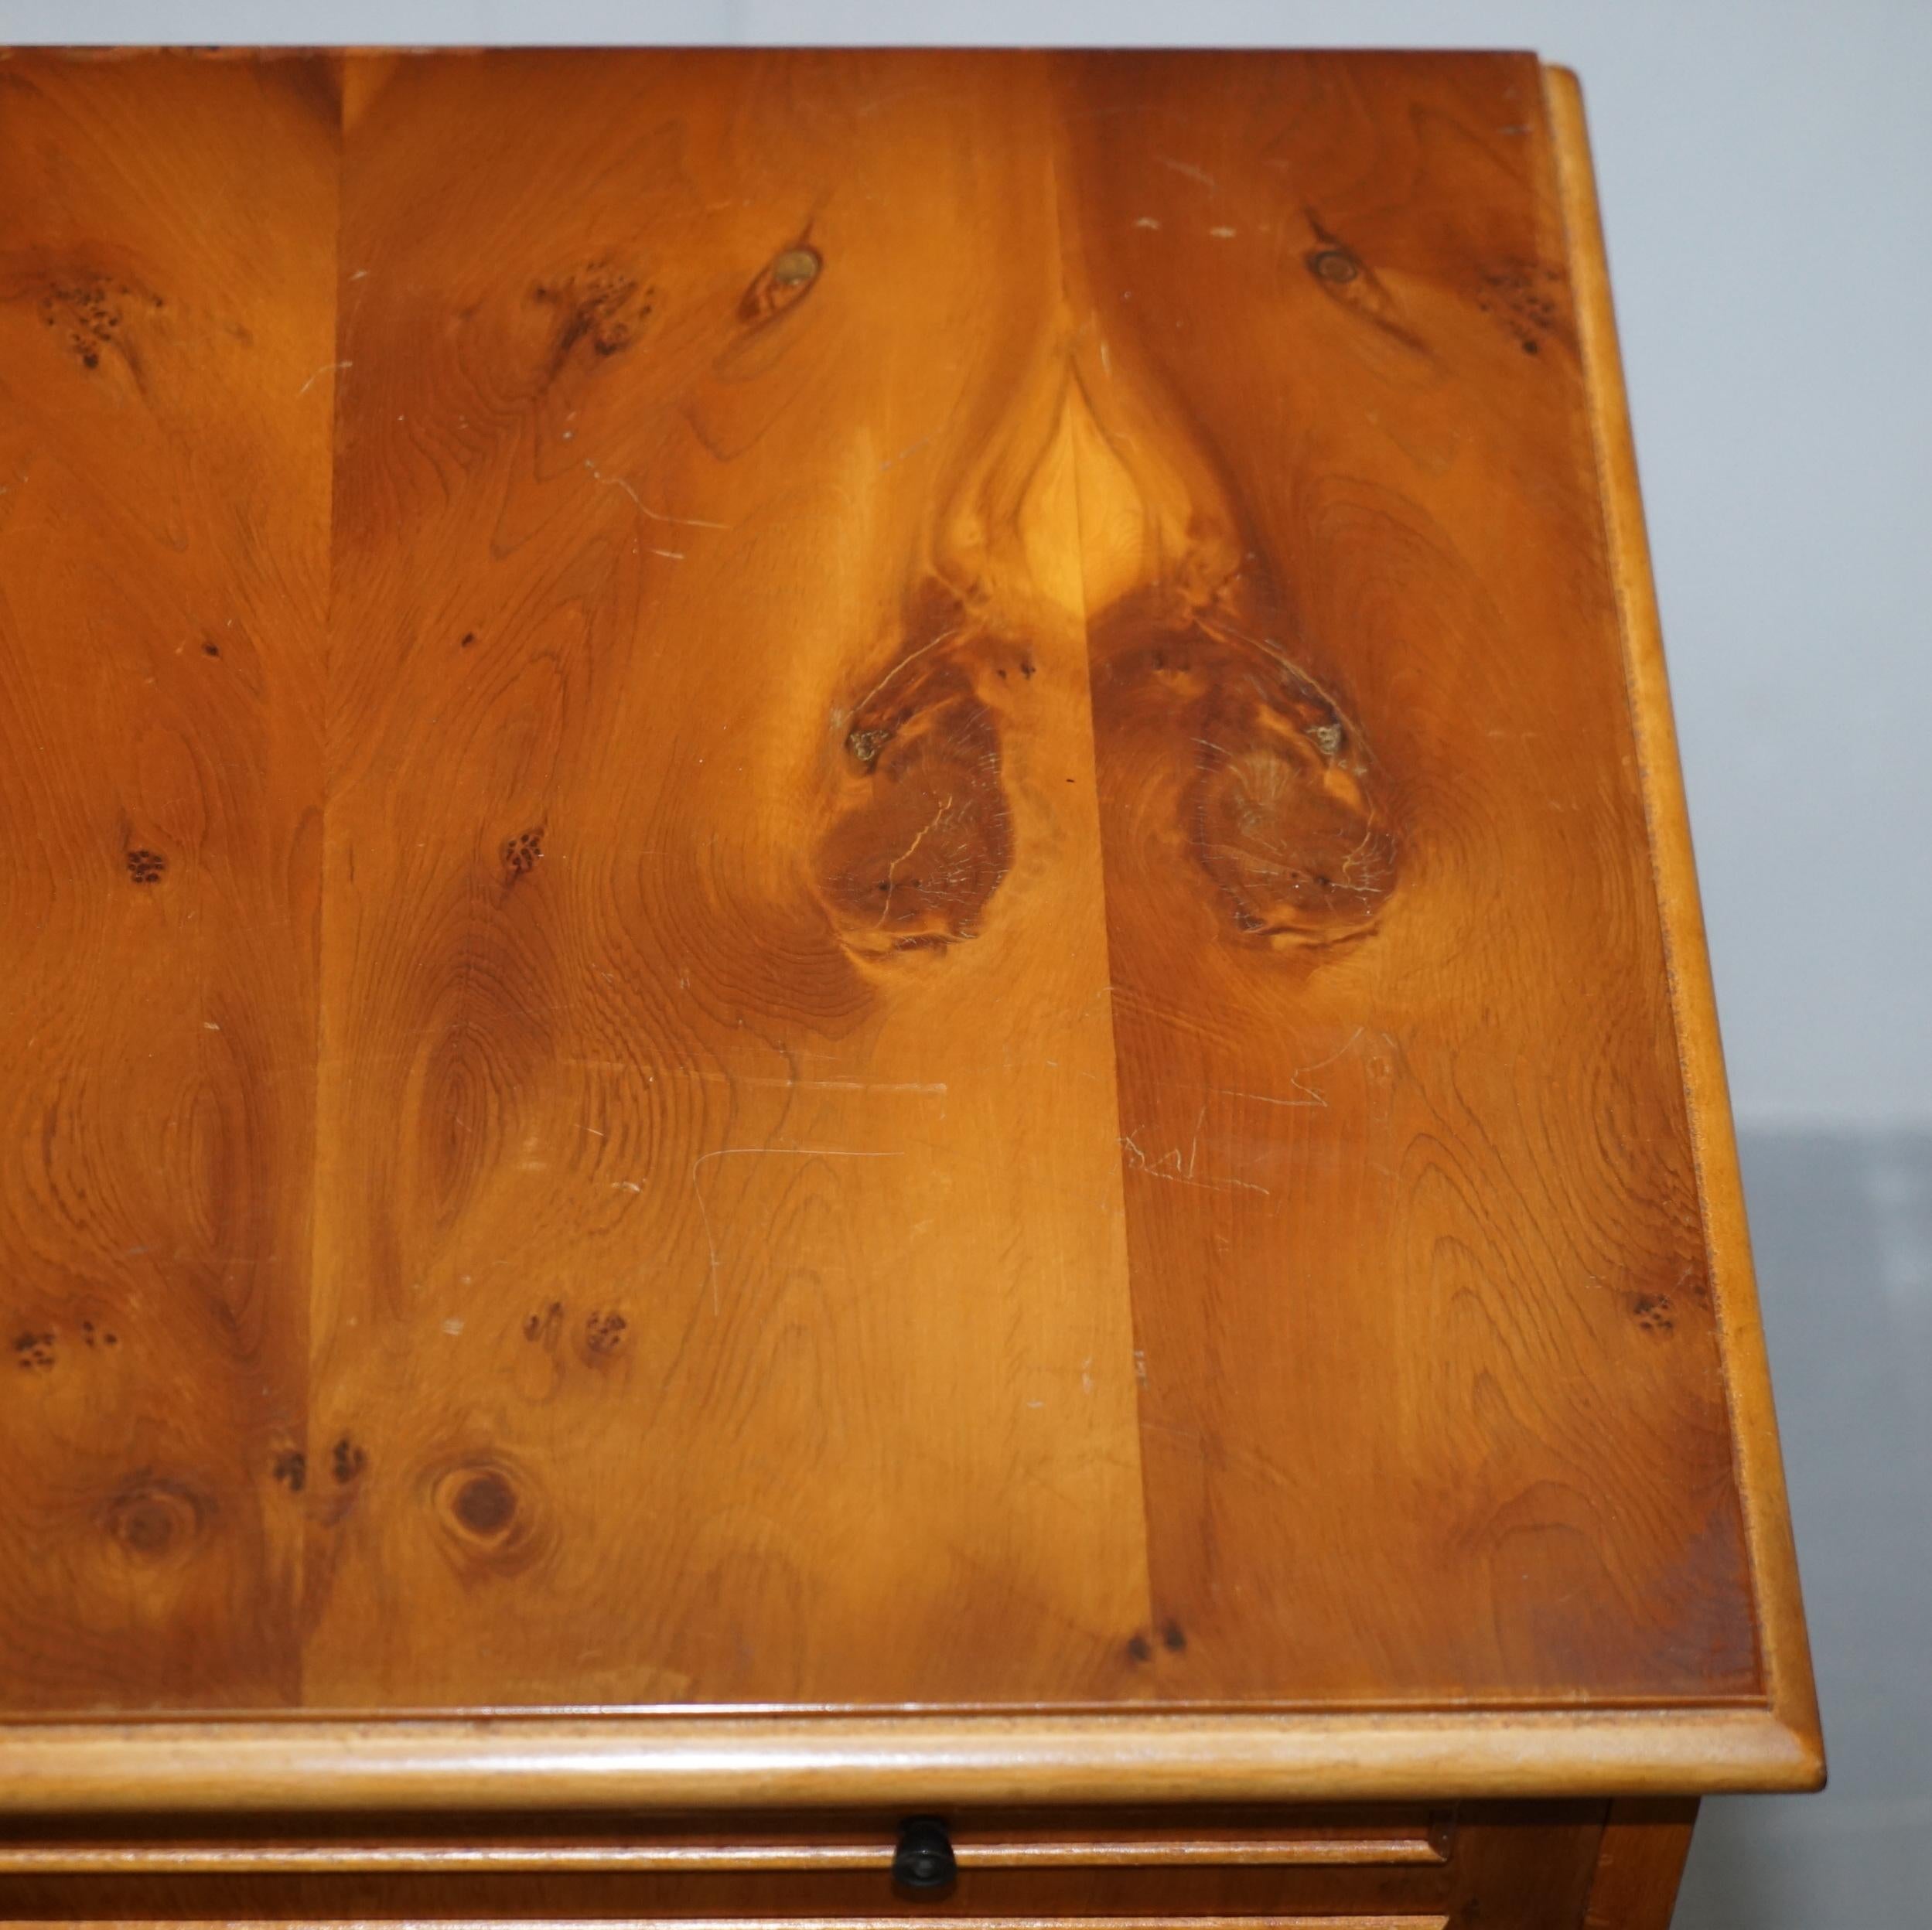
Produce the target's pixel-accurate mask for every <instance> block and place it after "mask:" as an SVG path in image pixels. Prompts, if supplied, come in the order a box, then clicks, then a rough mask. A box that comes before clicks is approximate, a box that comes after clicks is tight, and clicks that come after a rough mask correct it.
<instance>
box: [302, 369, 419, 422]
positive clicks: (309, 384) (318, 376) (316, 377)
mask: <svg viewBox="0 0 1932 1930" xmlns="http://www.w3.org/2000/svg"><path fill="white" fill-rule="evenodd" d="M355 366H356V365H355V363H353V362H325V363H323V365H322V367H320V368H319V369H318V370H316V372H315V373H314V374H313V375H312V376H310V377H309V380H307V381H306V382H305V383H303V384H302V387H300V388H299V389H298V390H296V391H295V393H296V394H298V395H306V394H308V393H309V390H311V389H312V388H313V387H315V386H316V384H317V383H318V382H319V381H320V380H322V378H323V377H324V376H325V375H333V374H336V373H338V372H339V371H340V370H343V369H353V367H355ZM396 420H397V421H398V422H400V421H401V420H402V418H401V416H398V417H397V418H396Z"/></svg>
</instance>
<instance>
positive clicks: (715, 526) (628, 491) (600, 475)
mask: <svg viewBox="0 0 1932 1930" xmlns="http://www.w3.org/2000/svg"><path fill="white" fill-rule="evenodd" d="M584 467H585V469H588V470H589V472H590V473H591V476H592V478H593V479H595V480H596V481H597V482H599V483H602V484H603V486H605V488H606V489H622V490H623V493H625V495H626V496H629V497H630V500H631V501H632V502H633V503H635V504H636V505H637V509H638V510H639V513H640V514H642V515H644V516H647V517H650V520H651V521H652V522H654V523H670V524H671V525H672V526H673V527H676V528H678V529H681V530H729V528H730V527H731V525H730V524H729V523H709V522H707V521H706V520H705V518H704V517H701V516H667V515H666V514H665V513H664V511H663V510H654V509H653V508H652V507H651V506H650V504H649V503H647V502H646V501H645V500H644V499H643V497H642V496H640V495H639V494H638V493H637V490H636V489H633V487H632V486H631V483H630V479H629V478H628V477H626V476H606V475H605V473H604V472H603V471H602V469H599V468H598V466H597V465H596V463H595V462H592V461H591V459H590V458H589V456H585V458H584ZM652 554H654V555H657V556H668V555H670V554H671V551H668V550H657V551H653V552H652ZM683 560H684V559H683V558H681V557H680V558H678V561H680V562H681V561H683Z"/></svg>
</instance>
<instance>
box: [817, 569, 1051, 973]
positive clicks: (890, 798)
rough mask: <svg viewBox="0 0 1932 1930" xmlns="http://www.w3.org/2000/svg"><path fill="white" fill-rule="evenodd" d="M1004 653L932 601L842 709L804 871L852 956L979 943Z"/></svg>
mask: <svg viewBox="0 0 1932 1930" xmlns="http://www.w3.org/2000/svg"><path fill="white" fill-rule="evenodd" d="M1009 653H1010V646H1007V645H1004V644H1002V643H999V642H998V641H996V640H995V639H991V638H988V637H986V636H983V635H979V634H977V633H975V631H974V629H973V628H972V627H971V624H970V622H968V619H966V617H965V615H964V612H962V611H961V610H960V609H958V608H957V605H954V603H953V602H951V600H950V598H947V597H944V596H943V595H940V594H939V593H937V592H935V593H934V594H932V595H928V596H926V597H923V598H920V600H919V602H918V604H917V607H916V609H915V610H914V612H913V615H912V617H911V619H910V621H909V622H908V624H907V626H906V636H905V637H904V638H903V640H902V643H901V646H900V648H899V652H898V653H897V656H896V660H894V661H893V663H892V664H891V666H890V667H889V669H888V670H886V673H885V674H884V675H883V676H882V677H879V678H878V679H877V680H876V681H875V682H874V683H873V684H872V687H871V688H870V689H869V690H868V691H866V692H865V694H864V695H863V696H862V697H860V698H859V700H858V702H857V704H855V705H854V706H853V708H852V711H851V712H850V714H849V725H848V729H847V731H846V733H845V738H844V749H845V759H846V760H847V761H846V762H845V763H844V765H843V768H842V770H841V772H840V773H839V774H838V776H837V777H836V778H835V780H834V782H835V793H834V796H833V798H832V800H831V810H830V812H829V813H828V823H827V825H826V827H825V829H824V831H823V833H822V834H821V837H820V839H819V843H818V855H817V860H816V864H815V867H814V874H815V875H814V882H815V883H816V885H817V887H818V894H819V896H820V899H821V901H822V902H823V903H824V905H825V907H826V909H827V910H828V912H829V913H830V915H831V919H832V922H833V924H834V926H835V928H836V929H837V931H838V936H839V938H840V939H841V942H842V943H844V944H845V946H847V947H848V948H849V949H850V950H853V951H856V952H860V953H875V954H877V953H891V952H904V951H913V950H934V949H943V948H944V947H945V946H950V945H954V944H957V943H960V942H961V940H963V939H970V938H973V937H975V936H977V935H978V932H979V929H980V926H981V921H982V919H983V918H984V916H985V910H986V907H987V905H988V902H989V901H990V900H991V899H992V895H993V894H994V892H996V891H997V890H998V888H999V886H1000V884H1001V882H1002V880H1003V879H1004V878H1005V876H1006V874H1007V872H1008V871H1009V869H1010V868H1011V867H1012V857H1013V837H1012V811H1011V810H1010V807H1009V804H1008V801H1007V797H1006V792H1005V783H1004V776H1003V769H1002V766H1003V761H1004V748H1003V745H1002V738H1001V731H1000V725H999V721H998V717H997V716H996V715H995V712H994V710H993V708H992V704H990V703H989V702H988V700H987V698H986V697H985V696H983V695H982V694H981V683H982V680H984V681H985V683H986V684H988V686H990V685H991V684H992V675H991V671H992V667H995V665H996V664H997V663H998V660H1000V658H1001V657H1002V656H1006V655H1008V654H1009ZM1021 655H1022V661H1023V662H1025V663H1031V661H1032V660H1031V658H1030V657H1028V656H1026V655H1025V653H1023V652H1022V653H1021Z"/></svg>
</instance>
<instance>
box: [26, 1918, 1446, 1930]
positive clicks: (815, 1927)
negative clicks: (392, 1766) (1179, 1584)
mask: <svg viewBox="0 0 1932 1930" xmlns="http://www.w3.org/2000/svg"><path fill="white" fill-rule="evenodd" d="M62 1921H63V1925H65V1926H66V1930H95V1927H96V1926H97V1925H101V1926H104V1925H106V1924H108V1923H109V1922H112V1923H113V1924H114V1926H115V1930H122V1927H121V1924H120V1921H119V1920H118V1919H108V1918H84V1917H82V1918H63V1919H62ZM349 1921H353V1919H350V1920H349ZM800 1921H809V1922H810V1923H811V1925H812V1930H905V1926H906V1921H907V1919H906V1918H904V1917H903V1916H902V1917H813V1918H808V1919H800V1918H797V1917H683V1918H679V1919H678V1930H798V1926H799V1925H800ZM945 1921H946V1922H947V1923H948V1924H950V1925H957V1926H958V1930H1094V1925H1095V1924H1096V1922H1097V1921H1099V1922H1102V1923H1104V1925H1105V1926H1106V1930H1449V1918H1447V1917H1445V1916H1439V1915H1429V1916H1419V1917H1418V1916H1402V1917H1362V1916H1352V1917H1351V1916H1344V1917H1335V1916H1323V1917H1246V1916H1244V1917H1180V1916H1173V1917H1107V1918H1101V1919H1096V1918H1092V1917H952V1916H949V1917H947V1918H946V1919H945ZM169 1930H288V1926H287V1925H286V1924H285V1922H284V1921H282V1919H280V1918H250V1917H222V1918H193V1917H177V1918H169ZM309 1930H322V1926H321V1925H320V1924H319V1923H312V1924H311V1925H310V1926H309ZM436 1930H503V1926H502V1924H501V1922H500V1920H497V1919H493V1918H463V1917H439V1918H437V1919H436ZM517 1930H610V1919H609V1918H605V1917H588V1918H584V1917H528V1918H518V1919H517Z"/></svg>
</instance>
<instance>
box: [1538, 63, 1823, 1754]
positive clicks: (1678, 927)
mask: <svg viewBox="0 0 1932 1930" xmlns="http://www.w3.org/2000/svg"><path fill="white" fill-rule="evenodd" d="M1545 75H1546V79H1547V88H1546V91H1547V94H1548V107H1549V116H1550V125H1551V131H1552V134H1553V136H1554V138H1555V148H1556V153H1557V158H1558V173H1559V176H1560V179H1561V181H1562V194H1563V212H1564V220H1565V225H1566V227H1567V228H1568V236H1569V255H1570V265H1571V272H1572V275H1573V276H1574V278H1575V295H1576V307H1577V318H1578V325H1579V331H1580V334H1581V339H1582V350H1583V361H1584V369H1585V373H1586V378H1587V380H1588V383H1589V393H1590V398H1591V407H1592V416H1593V418H1594V428H1595V432H1596V445H1597V461H1598V465H1599V472H1600V475H1601V478H1602V483H1603V500H1604V511H1605V515H1606V519H1607V521H1608V525H1609V549H1610V558H1611V564H1612V567H1613V570H1614V571H1615V574H1616V587H1617V597H1618V602H1619V604H1620V609H1621V612H1622V617H1623V642H1624V651H1625V656H1626V664H1627V667H1628V672H1629V676H1630V696H1631V702H1632V708H1633V711H1634V713H1635V716H1636V721H1637V748H1638V756H1639V759H1640V763H1641V766H1642V769H1643V780H1644V799H1645V808H1646V810H1647V813H1648V815H1649V819H1650V842H1651V849H1652V851H1653V853H1654V863H1655V866H1656V873H1657V895H1658V899H1659V901H1660V903H1661V909H1662V912H1663V919H1664V944H1665V948H1666V953H1667V960H1668V964H1669V970H1670V976H1671V994H1672V1000H1673V1004H1674V1008H1675V1013H1676V1018H1677V1030H1678V1054H1679V1056H1680V1059H1681V1062H1682V1066H1683V1069H1684V1080H1685V1094H1686V1099H1687V1102H1688V1112H1689V1119H1690V1127H1691V1141H1692V1144H1693V1145H1694V1147H1695V1150H1696V1157H1697V1162H1698V1186H1699V1190H1700V1192H1701V1194H1702V1201H1703V1207H1704V1220H1705V1237H1706V1239H1707V1240H1708V1246H1709V1253H1710V1268H1711V1283H1712V1293H1713V1294H1714V1295H1715V1299H1716V1302H1717V1313H1718V1331H1719V1341H1720V1344H1721V1345H1722V1348H1723V1352H1724V1360H1725V1369H1726V1380H1727V1383H1728V1385H1729V1389H1730V1403H1731V1426H1732V1437H1733V1440H1734V1441H1735V1444H1736V1445H1735V1452H1736V1466H1737V1474H1738V1485H1739V1491H1740V1493H1741V1495H1742V1499H1743V1508H1744V1521H1745V1532H1746V1537H1747V1540H1748V1541H1749V1547H1750V1554H1751V1569H1752V1577H1753V1586H1754V1588H1755V1590H1756V1600H1757V1611H1758V1625H1759V1639H1760V1643H1761V1645H1762V1652H1763V1664H1764V1673H1765V1680H1766V1687H1767V1690H1768V1691H1769V1698H1770V1706H1771V1709H1772V1711H1773V1713H1774V1715H1775V1716H1776V1717H1777V1720H1779V1721H1780V1723H1781V1724H1784V1727H1786V1728H1787V1730H1788V1731H1790V1734H1791V1736H1792V1738H1793V1740H1794V1742H1796V1743H1797V1744H1798V1745H1799V1746H1800V1747H1801V1748H1804V1749H1805V1750H1806V1751H1808V1752H1809V1754H1810V1755H1811V1758H1812V1771H1811V1781H1810V1782H1808V1783H1807V1784H1806V1785H1804V1786H1805V1787H1808V1788H1819V1787H1821V1786H1822V1785H1823V1783H1824V1738H1823V1736H1822V1734H1821V1732H1820V1730H1819V1726H1818V1696H1817V1690H1816V1687H1815V1686H1814V1683H1813V1680H1812V1674H1811V1649H1810V1645H1809V1643H1808V1642H1807V1638H1806V1635H1805V1628H1804V1602H1803V1599H1802V1596H1801V1592H1800V1589H1799V1584H1798V1570H1797V1550H1796V1548H1795V1546H1794V1544H1793V1542H1792V1538H1791V1522H1790V1510H1789V1505H1788V1503H1787V1499H1786V1495H1785V1488H1784V1461H1783V1458H1782V1456H1781V1454H1780V1451H1779V1448H1778V1435H1777V1415H1776V1413H1775V1412H1774V1411H1773V1405H1772V1398H1771V1372H1770V1362H1769V1360H1768V1359H1766V1353H1765V1347H1764V1328H1763V1318H1762V1316H1761V1315H1760V1309H1759V1306H1758V1296H1757V1283H1756V1276H1755V1274H1753V1269H1752V1264H1751V1243H1750V1234H1749V1229H1748V1227H1747V1226H1746V1222H1745V1212H1744V1188H1743V1180H1742V1178H1741V1177H1740V1175H1739V1170H1738V1158H1737V1141H1736V1134H1735V1132H1734V1130H1733V1128H1732V1120H1731V1099H1730V1090H1729V1085H1728V1083H1727V1082H1726V1080H1725V1072H1724V1055H1723V1050H1722V1045H1721V1044H1720V1042H1719V1034H1718V1021H1717V1001H1716V997H1715V991H1714V990H1713V987H1712V981H1711V962H1710V952H1709V948H1708V944H1707V943H1706V940H1705V930H1704V914H1703V909H1702V905H1700V903H1699V902H1698V890H1697V870H1696V865H1695V861H1694V859H1693V857H1692V854H1691V826H1690V817H1689V813H1688V809H1687V807H1686V805H1685V795H1684V775H1683V769H1682V766H1681V763H1680V762H1679V760H1678V748H1677V730H1676V725H1675V724H1674V721H1673V719H1672V716H1671V696H1670V687H1669V685H1668V683H1667V680H1666V677H1665V674H1664V638H1663V631H1662V627H1661V623H1660V622H1659V619H1658V615H1657V590H1656V586H1655V585H1654V582H1653V581H1652V578H1651V575H1650V541H1649V538H1648V537H1647V534H1646V533H1645V530H1644V506H1643V502H1642V499H1641V497H1640V496H1639V494H1638V490H1637V448H1636V444H1635V442H1634V440H1633V437H1632V434H1631V429H1630V403H1629V399H1628V397H1626V394H1625V392H1624V387H1623V359H1622V356H1621V353H1620V350H1619V348H1618V346H1617V338H1616V316H1615V314H1614V312H1613V309H1612V307H1611V301H1610V281H1609V268H1608V266H1607V264H1606V257H1605V254H1604V247H1603V223H1602V218H1601V212H1600V210H1599V207H1598V204H1597V197H1596V176H1595V172H1594V171H1593V169H1592V166H1591V163H1590V152H1589V136H1588V133H1587V131H1586V128H1585V124H1584V118H1583V95H1582V87H1581V85H1580V84H1579V81H1578V80H1577V77H1576V76H1575V74H1574V73H1572V72H1571V71H1570V70H1568V68H1565V67H1549V68H1547V69H1545Z"/></svg>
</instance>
